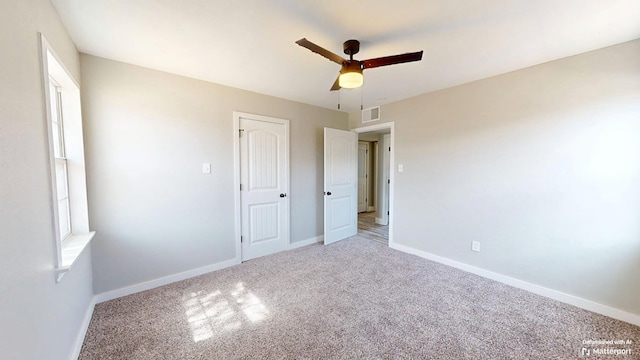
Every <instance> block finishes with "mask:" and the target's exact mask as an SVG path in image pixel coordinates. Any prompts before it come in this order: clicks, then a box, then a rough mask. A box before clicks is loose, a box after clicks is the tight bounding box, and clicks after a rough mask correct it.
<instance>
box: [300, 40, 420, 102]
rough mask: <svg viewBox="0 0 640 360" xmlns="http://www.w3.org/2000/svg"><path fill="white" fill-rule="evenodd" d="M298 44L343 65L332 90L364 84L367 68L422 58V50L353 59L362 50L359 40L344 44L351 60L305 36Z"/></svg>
mask: <svg viewBox="0 0 640 360" xmlns="http://www.w3.org/2000/svg"><path fill="white" fill-rule="evenodd" d="M296 44H298V45H300V46H302V47H304V48H307V49H309V50H311V51H313V52H314V53H316V54H319V55H321V56H324V57H325V58H327V59H329V60H331V61H333V62H335V63H338V64H340V65H341V66H342V69H340V75H338V78H337V79H336V81H335V82H334V83H333V86H332V87H331V91H333V90H340V88H347V89H353V88H357V87H359V86H362V83H363V81H364V78H363V76H362V71H363V70H365V69H371V68H376V67H380V66H387V65H395V64H401V63H406V62H411V61H420V60H422V51H418V52H413V53H406V54H400V55H391V56H384V57H379V58H375V59H369V60H362V61H358V60H353V55H355V54H357V53H358V52H359V51H360V42H359V41H358V40H347V41H345V42H344V44H343V48H344V53H345V54H347V55H349V60H347V59H345V58H343V57H342V56H340V55H336V54H334V53H332V52H331V51H329V50H327V49H325V48H322V47H320V46H318V45H316V44H314V43H312V42H311V41H309V40H307V39H305V38H302V39H300V40H298V41H296Z"/></svg>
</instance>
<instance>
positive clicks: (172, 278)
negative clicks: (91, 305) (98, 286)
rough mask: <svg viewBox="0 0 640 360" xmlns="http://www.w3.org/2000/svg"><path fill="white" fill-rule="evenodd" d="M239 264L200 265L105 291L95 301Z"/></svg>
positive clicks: (99, 301)
mask: <svg viewBox="0 0 640 360" xmlns="http://www.w3.org/2000/svg"><path fill="white" fill-rule="evenodd" d="M238 264H240V261H238V260H237V259H231V260H226V261H222V262H219V263H215V264H211V265H207V266H203V267H199V268H197V269H193V270H188V271H184V272H181V273H177V274H172V275H169V276H165V277H161V278H158V279H154V280H149V281H145V282H143V283H139V284H135V285H131V286H126V287H123V288H120V289H115V290H111V291H107V292H103V293H101V294H97V295H96V296H95V299H96V301H95V303H96V304H99V303H101V302H105V301H109V300H113V299H117V298H119V297H123V296H127V295H131V294H135V293H138V292H141V291H145V290H149V289H153V288H157V287H159V286H163V285H167V284H171V283H174V282H176V281H182V280H186V279H189V278H192V277H195V276H199V275H202V274H206V273H210V272H212V271H216V270H222V269H224V268H228V267H230V266H233V265H238Z"/></svg>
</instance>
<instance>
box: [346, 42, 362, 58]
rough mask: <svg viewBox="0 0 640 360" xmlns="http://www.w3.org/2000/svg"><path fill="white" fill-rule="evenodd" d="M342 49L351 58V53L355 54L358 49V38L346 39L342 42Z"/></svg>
mask: <svg viewBox="0 0 640 360" xmlns="http://www.w3.org/2000/svg"><path fill="white" fill-rule="evenodd" d="M342 47H343V49H344V53H345V54H347V55H349V56H351V57H352V58H351V60H353V55H355V54H357V53H358V52H359V51H360V41H358V40H354V39H351V40H347V41H345V42H344V44H342Z"/></svg>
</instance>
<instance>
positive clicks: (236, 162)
mask: <svg viewBox="0 0 640 360" xmlns="http://www.w3.org/2000/svg"><path fill="white" fill-rule="evenodd" d="M240 118H248V119H251V120H258V121H265V122H272V123H278V124H283V125H285V128H286V134H287V135H286V136H287V139H286V141H290V139H289V120H285V119H279V118H274V117H269V116H262V115H255V114H250V113H244V112H239V111H234V112H233V202H234V213H235V216H234V239H235V244H236V256H235V258H234V261H235V263H237V264H240V263H241V262H242V241H241V239H240V236H241V234H242V221H241V220H242V218H241V214H242V208H241V206H242V204H241V202H240V136H239V135H240ZM287 148H289V144H287ZM285 157H286V158H287V159H289V153H287V154H285ZM287 164H288V165H287V168H286V169H285V171H286V173H287V194H288V195H289V196H287V198H286V201H287V202H290V200H289V198H290V195H291V194H290V191H289V190H290V184H291V173H290V169H289V166H290V164H289V161H287ZM286 217H287V219H289V220H288V221H287V223H288V225H289V229H288V230H287V232H288V234H289V240H288V241H287V247H286V250H289V249H291V207H290V206H287V213H286Z"/></svg>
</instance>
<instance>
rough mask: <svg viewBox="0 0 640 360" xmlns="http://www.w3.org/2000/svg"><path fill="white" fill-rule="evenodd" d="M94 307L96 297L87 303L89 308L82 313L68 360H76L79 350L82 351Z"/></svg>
mask: <svg viewBox="0 0 640 360" xmlns="http://www.w3.org/2000/svg"><path fill="white" fill-rule="evenodd" d="M95 306H96V297H95V296H93V297H91V301H89V306H87V310H86V311H85V312H84V317H83V318H82V324H80V330H79V331H78V335H76V340H75V341H74V343H73V349H72V352H71V356H70V357H69V359H70V360H78V357H80V350H82V344H84V338H85V336H86V335H87V330H89V324H90V323H91V318H92V317H93V308H94V307H95Z"/></svg>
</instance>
